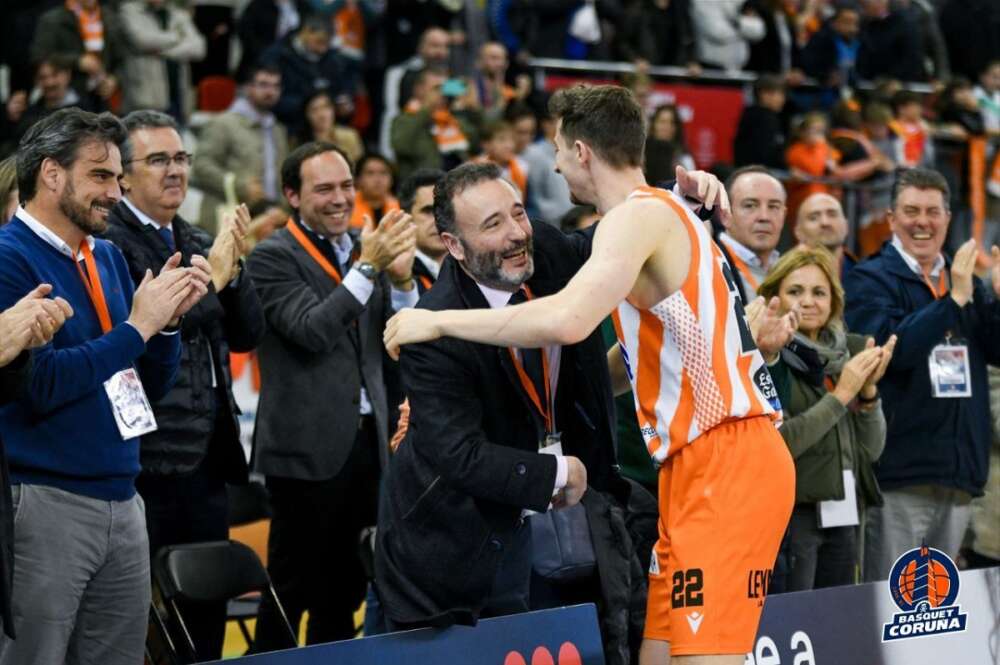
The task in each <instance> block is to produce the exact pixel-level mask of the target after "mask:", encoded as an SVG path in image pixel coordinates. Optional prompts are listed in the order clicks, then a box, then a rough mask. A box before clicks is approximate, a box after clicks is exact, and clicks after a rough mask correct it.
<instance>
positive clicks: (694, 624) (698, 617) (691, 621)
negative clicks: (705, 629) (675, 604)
mask: <svg viewBox="0 0 1000 665" xmlns="http://www.w3.org/2000/svg"><path fill="white" fill-rule="evenodd" d="M684 618H685V619H687V620H688V626H690V628H691V632H692V633H694V634H695V635H697V634H698V629H699V628H701V621H702V619H704V618H705V615H704V614H699V613H698V612H692V613H691V614H688V615H687V616H686V617H684Z"/></svg>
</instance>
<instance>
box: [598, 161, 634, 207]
mask: <svg viewBox="0 0 1000 665" xmlns="http://www.w3.org/2000/svg"><path fill="white" fill-rule="evenodd" d="M594 182H595V184H596V189H597V210H598V211H599V212H600V213H601V214H602V215H603V214H605V213H607V212H608V211H609V210H611V209H612V208H614V207H615V206H616V205H618V204H619V203H622V202H623V201H624V200H625V199H627V198H628V197H629V194H631V193H632V192H634V191H635V190H636V189H638V188H639V187H645V186H646V176H645V175H644V174H643V172H642V169H641V168H639V167H637V166H636V167H629V168H626V169H612V168H610V167H608V166H606V165H603V164H601V165H596V164H595V172H594Z"/></svg>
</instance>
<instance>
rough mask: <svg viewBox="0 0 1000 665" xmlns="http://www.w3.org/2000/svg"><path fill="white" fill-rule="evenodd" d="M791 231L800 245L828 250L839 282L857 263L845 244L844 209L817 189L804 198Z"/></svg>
mask: <svg viewBox="0 0 1000 665" xmlns="http://www.w3.org/2000/svg"><path fill="white" fill-rule="evenodd" d="M794 233H795V239H796V240H797V241H798V242H799V245H800V246H804V247H822V248H823V249H825V250H827V251H828V252H830V255H831V256H832V257H833V265H834V266H835V267H836V269H837V275H838V276H839V279H840V281H841V282H843V280H844V278H845V277H847V273H849V272H850V271H851V269H852V268H853V267H854V266H855V265H856V264H857V263H858V257H856V256H855V255H854V253H853V252H851V250H850V249H848V248H847V247H846V246H845V245H844V241H845V240H847V218H846V217H844V209H843V208H842V207H841V206H840V201H838V200H837V199H836V198H834V197H833V196H831V195H830V194H826V193H823V192H819V193H817V194H810V195H809V196H807V197H806V199H805V200H804V201H803V202H802V205H800V206H799V210H798V214H797V215H796V217H795V231H794ZM841 304H843V303H841Z"/></svg>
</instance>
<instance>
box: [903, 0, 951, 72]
mask: <svg viewBox="0 0 1000 665" xmlns="http://www.w3.org/2000/svg"><path fill="white" fill-rule="evenodd" d="M892 2H893V6H894V8H895V9H897V10H899V11H901V12H903V13H905V14H906V15H907V18H908V19H909V21H910V23H911V24H912V25H915V26H916V27H917V30H918V31H919V32H920V44H921V46H922V48H923V53H921V57H922V64H923V67H924V72H925V73H926V74H927V77H928V78H929V79H931V80H933V81H947V80H948V79H949V78H951V66H950V65H949V62H948V48H947V45H946V44H945V42H944V37H943V36H942V34H941V28H940V26H939V25H938V20H937V9H936V8H935V7H934V6H933V5H934V2H938V3H940V0H892Z"/></svg>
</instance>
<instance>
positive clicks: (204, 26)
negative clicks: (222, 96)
mask: <svg viewBox="0 0 1000 665" xmlns="http://www.w3.org/2000/svg"><path fill="white" fill-rule="evenodd" d="M186 5H187V6H188V7H190V8H191V9H192V10H193V18H194V25H195V27H197V28H198V32H200V33H201V34H202V35H203V36H204V37H205V57H204V58H202V59H201V60H197V61H195V62H192V63H191V79H192V80H193V81H194V83H195V85H197V84H198V83H199V82H200V81H201V80H202V79H203V78H205V77H206V76H229V73H230V71H231V68H230V66H229V59H230V52H231V49H230V46H231V39H232V36H233V32H234V30H235V29H236V23H235V21H234V18H233V17H234V12H235V11H236V10H237V9H239V8H241V7H242V6H243V0H187V2H186ZM240 80H242V79H240Z"/></svg>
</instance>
